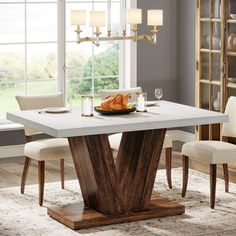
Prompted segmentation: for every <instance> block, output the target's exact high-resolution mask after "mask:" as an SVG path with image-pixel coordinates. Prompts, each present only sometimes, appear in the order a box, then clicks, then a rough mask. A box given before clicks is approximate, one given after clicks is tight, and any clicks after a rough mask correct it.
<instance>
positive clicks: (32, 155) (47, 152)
mask: <svg viewBox="0 0 236 236" xmlns="http://www.w3.org/2000/svg"><path fill="white" fill-rule="evenodd" d="M16 100H17V102H18V104H19V106H20V109H21V110H33V109H43V108H45V107H63V106H64V99H63V94H62V93H58V94H53V95H45V96H16ZM39 133H40V132H39V131H37V130H33V129H30V128H27V127H25V135H26V141H27V143H26V144H25V147H24V155H25V163H24V169H23V173H22V178H21V193H22V194H23V193H24V191H25V183H26V178H27V174H28V170H29V166H30V163H31V159H33V160H36V161H38V181H39V205H40V206H42V204H43V195H44V175H45V174H44V172H45V161H47V160H60V167H61V187H62V188H63V189H64V159H66V158H70V157H71V152H70V147H69V144H68V141H67V139H65V138H51V139H43V140H37V141H32V136H33V135H35V134H39Z"/></svg>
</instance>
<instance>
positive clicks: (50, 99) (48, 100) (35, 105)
mask: <svg viewBox="0 0 236 236" xmlns="http://www.w3.org/2000/svg"><path fill="white" fill-rule="evenodd" d="M16 100H17V102H18V104H19V107H20V109H21V110H34V109H43V108H46V107H63V106H64V98H63V94H62V93H56V94H51V95H40V96H16ZM39 133H41V132H39V131H37V130H33V129H30V128H26V127H25V135H26V136H31V135H34V134H39Z"/></svg>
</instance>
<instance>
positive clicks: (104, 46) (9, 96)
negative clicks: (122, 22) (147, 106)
mask: <svg viewBox="0 0 236 236" xmlns="http://www.w3.org/2000/svg"><path fill="white" fill-rule="evenodd" d="M131 2H132V1H131ZM80 8H81V9H85V10H87V11H91V10H106V1H103V0H86V1H76V0H70V1H69V0H58V1H57V0H0V116H5V113H6V111H13V110H17V109H18V105H17V103H16V101H15V95H20V94H21V95H39V94H47V93H54V92H56V91H58V90H59V91H63V92H64V93H65V96H73V99H74V101H73V106H74V105H79V103H80V96H81V95H93V96H94V97H95V101H98V91H99V90H100V89H114V88H119V87H129V86H134V85H135V83H136V80H135V79H134V80H133V82H131V83H130V78H135V71H136V70H135V68H134V67H132V66H130V61H131V59H130V61H127V58H131V55H135V50H134V48H135V46H130V45H131V44H130V43H124V42H109V43H108V42H102V43H101V45H100V46H99V47H96V46H94V45H92V44H91V43H83V44H80V45H79V44H77V43H76V33H75V32H74V30H75V29H74V27H72V26H71V25H70V11H71V9H80ZM119 9H120V0H112V24H113V25H112V30H113V32H112V33H113V34H118V32H119V17H120V13H119ZM64 19H65V20H64ZM83 29H84V32H83V33H84V35H91V29H90V28H89V27H84V28H83ZM104 30H105V28H104ZM104 30H103V32H104V34H105V33H106V32H105V31H104ZM132 47H133V49H132ZM132 52H134V53H132ZM125 54H127V55H125ZM132 61H135V60H132ZM134 64H135V63H134ZM125 65H128V66H127V67H129V68H128V69H126V67H125ZM130 68H131V69H130ZM129 70H132V71H133V72H134V75H132V73H133V72H132V73H130V71H129ZM124 78H126V80H124Z"/></svg>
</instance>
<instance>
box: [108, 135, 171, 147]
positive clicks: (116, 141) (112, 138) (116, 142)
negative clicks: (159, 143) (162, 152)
mask: <svg viewBox="0 0 236 236" xmlns="http://www.w3.org/2000/svg"><path fill="white" fill-rule="evenodd" d="M121 137H122V133H117V134H112V135H109V142H110V146H111V148H112V149H114V150H118V149H119V146H120V141H121ZM171 147H172V138H171V137H170V136H169V135H166V136H165V140H164V143H163V148H171Z"/></svg>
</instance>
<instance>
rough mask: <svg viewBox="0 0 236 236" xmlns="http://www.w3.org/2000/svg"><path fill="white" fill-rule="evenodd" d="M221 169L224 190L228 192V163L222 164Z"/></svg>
mask: <svg viewBox="0 0 236 236" xmlns="http://www.w3.org/2000/svg"><path fill="white" fill-rule="evenodd" d="M223 170H224V179H225V192H226V193H228V192H229V170H228V164H223Z"/></svg>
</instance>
